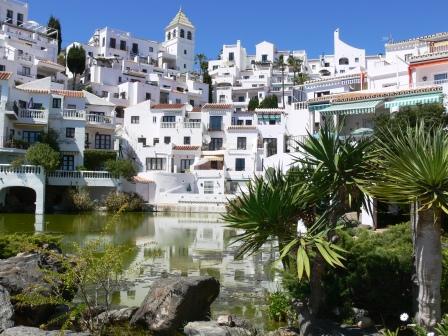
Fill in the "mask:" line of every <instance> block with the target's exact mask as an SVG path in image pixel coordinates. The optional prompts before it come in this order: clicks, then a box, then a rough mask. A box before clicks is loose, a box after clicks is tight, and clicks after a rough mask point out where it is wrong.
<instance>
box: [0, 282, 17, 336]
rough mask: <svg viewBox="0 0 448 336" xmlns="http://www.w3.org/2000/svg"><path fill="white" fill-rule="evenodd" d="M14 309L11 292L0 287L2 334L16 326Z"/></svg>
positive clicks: (0, 326)
mask: <svg viewBox="0 0 448 336" xmlns="http://www.w3.org/2000/svg"><path fill="white" fill-rule="evenodd" d="M13 317H14V308H13V306H12V304H11V300H10V296H9V292H8V291H7V290H6V288H4V287H3V286H0V332H2V331H3V330H5V329H7V328H11V327H12V326H14V320H13Z"/></svg>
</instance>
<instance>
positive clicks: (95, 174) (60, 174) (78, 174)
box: [47, 170, 114, 179]
mask: <svg viewBox="0 0 448 336" xmlns="http://www.w3.org/2000/svg"><path fill="white" fill-rule="evenodd" d="M47 176H48V177H55V178H64V179H80V178H89V179H113V178H114V177H113V176H112V174H111V173H109V172H107V171H70V170H55V171H53V172H51V173H48V174H47Z"/></svg>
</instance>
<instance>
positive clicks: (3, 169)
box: [0, 164, 41, 174]
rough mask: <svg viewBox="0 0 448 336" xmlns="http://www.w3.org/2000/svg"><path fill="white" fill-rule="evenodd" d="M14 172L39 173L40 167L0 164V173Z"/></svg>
mask: <svg viewBox="0 0 448 336" xmlns="http://www.w3.org/2000/svg"><path fill="white" fill-rule="evenodd" d="M1 173H4V174H8V173H16V174H40V173H41V168H40V167H39V166H31V165H22V166H17V167H16V166H13V165H10V164H0V174H1Z"/></svg>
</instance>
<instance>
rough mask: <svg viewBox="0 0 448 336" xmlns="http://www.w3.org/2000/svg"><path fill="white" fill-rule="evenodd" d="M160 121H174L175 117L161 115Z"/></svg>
mask: <svg viewBox="0 0 448 336" xmlns="http://www.w3.org/2000/svg"><path fill="white" fill-rule="evenodd" d="M162 122H172V123H173V122H176V117H175V116H163V117H162Z"/></svg>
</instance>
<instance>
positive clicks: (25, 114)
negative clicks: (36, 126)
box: [19, 109, 47, 121]
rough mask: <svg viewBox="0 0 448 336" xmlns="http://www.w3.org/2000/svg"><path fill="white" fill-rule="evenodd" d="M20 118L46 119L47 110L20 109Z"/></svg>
mask: <svg viewBox="0 0 448 336" xmlns="http://www.w3.org/2000/svg"><path fill="white" fill-rule="evenodd" d="M19 118H21V119H32V120H36V121H46V120H47V110H36V109H21V110H19Z"/></svg>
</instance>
